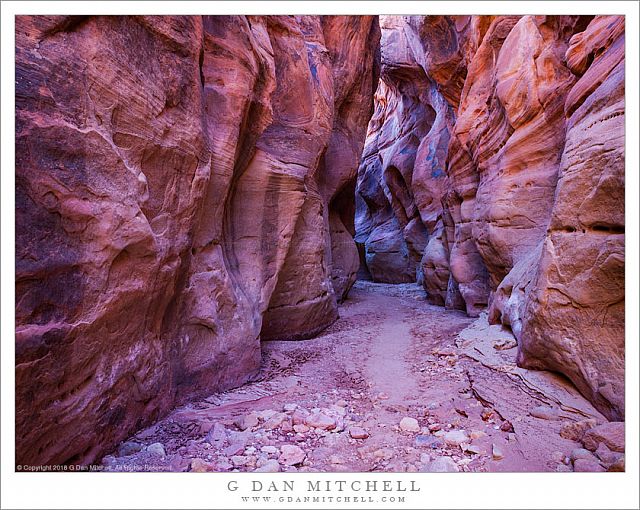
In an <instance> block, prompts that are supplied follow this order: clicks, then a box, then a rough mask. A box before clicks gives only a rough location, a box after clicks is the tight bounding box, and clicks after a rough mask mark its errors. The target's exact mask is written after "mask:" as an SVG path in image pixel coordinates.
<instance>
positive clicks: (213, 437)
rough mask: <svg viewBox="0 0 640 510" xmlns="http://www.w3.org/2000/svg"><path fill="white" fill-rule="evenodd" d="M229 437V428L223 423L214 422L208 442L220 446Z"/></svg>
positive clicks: (208, 435)
mask: <svg viewBox="0 0 640 510" xmlns="http://www.w3.org/2000/svg"><path fill="white" fill-rule="evenodd" d="M226 439H227V429H226V428H225V426H224V425H223V424H222V423H218V422H216V423H214V424H213V427H211V429H209V433H208V434H207V442H208V443H209V444H211V445H212V446H217V447H220V446H222V443H224V441H225V440H226Z"/></svg>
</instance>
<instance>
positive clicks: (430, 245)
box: [356, 16, 624, 420]
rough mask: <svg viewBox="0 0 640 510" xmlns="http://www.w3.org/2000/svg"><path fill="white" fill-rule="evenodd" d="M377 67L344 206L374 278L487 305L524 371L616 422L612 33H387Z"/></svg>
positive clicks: (423, 26)
mask: <svg viewBox="0 0 640 510" xmlns="http://www.w3.org/2000/svg"><path fill="white" fill-rule="evenodd" d="M381 53H382V71H381V76H382V80H381V84H380V87H379V88H378V92H377V94H376V97H375V102H376V105H375V114H374V117H373V118H372V120H371V122H370V124H369V130H368V135H367V141H366V145H365V151H364V154H363V161H362V164H361V166H360V169H359V175H358V187H357V191H356V193H357V196H356V200H357V206H358V212H357V221H356V227H357V240H359V241H361V242H363V243H364V245H365V249H366V262H367V264H368V268H369V270H370V272H371V274H372V276H373V278H374V279H377V280H379V281H389V282H391V281H412V280H416V279H417V280H418V281H420V282H422V284H423V285H424V287H425V289H426V291H427V293H428V298H429V300H430V301H431V302H433V303H436V304H445V305H446V306H448V307H450V308H463V309H465V310H466V312H467V313H468V314H469V315H472V316H473V315H478V314H479V313H480V312H481V311H482V310H483V309H485V308H486V307H487V306H489V316H490V319H491V320H492V321H493V322H502V323H503V324H504V325H506V326H509V327H510V328H511V329H512V330H513V332H514V334H515V336H516V338H517V339H518V341H519V363H520V364H521V365H522V366H526V367H532V368H540V369H550V370H555V371H558V372H561V373H563V374H565V375H566V376H568V377H569V378H570V379H571V380H572V381H573V382H574V383H575V384H576V386H577V387H578V388H579V389H580V390H581V391H582V393H583V394H585V395H586V396H587V397H588V398H590V399H591V401H592V402H593V403H594V404H595V405H596V406H597V407H598V409H599V410H600V411H602V412H603V413H604V414H605V415H606V416H608V417H609V418H610V419H616V420H618V419H623V417H624V155H623V153H624V81H623V76H624V20H623V18H620V17H615V16H599V17H595V18H593V17H589V16H522V17H520V16H481V17H477V16H473V17H469V16H454V17H447V16H427V17H424V16H412V17H387V18H384V19H383V20H382V42H381ZM398 254H400V256H399V255H398ZM420 258H421V261H420V262H419V263H418V262H417V261H418V260H419V259H420Z"/></svg>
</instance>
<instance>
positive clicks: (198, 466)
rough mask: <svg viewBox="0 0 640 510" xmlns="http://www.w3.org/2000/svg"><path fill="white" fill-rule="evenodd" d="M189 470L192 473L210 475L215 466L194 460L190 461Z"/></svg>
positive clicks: (200, 460) (197, 459) (201, 460)
mask: <svg viewBox="0 0 640 510" xmlns="http://www.w3.org/2000/svg"><path fill="white" fill-rule="evenodd" d="M190 470H191V471H192V472H193V473H211V472H213V471H215V470H216V469H215V465H214V464H211V463H210V462H206V461H204V460H203V459H199V458H195V459H191V467H190Z"/></svg>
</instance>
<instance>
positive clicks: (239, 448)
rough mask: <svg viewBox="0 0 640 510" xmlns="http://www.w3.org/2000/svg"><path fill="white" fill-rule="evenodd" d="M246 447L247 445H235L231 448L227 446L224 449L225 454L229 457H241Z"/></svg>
mask: <svg viewBox="0 0 640 510" xmlns="http://www.w3.org/2000/svg"><path fill="white" fill-rule="evenodd" d="M244 447H245V443H233V444H232V445H230V446H227V447H226V448H225V449H224V452H223V453H224V454H225V455H226V456H227V457H233V456H234V455H240V454H241V453H244Z"/></svg>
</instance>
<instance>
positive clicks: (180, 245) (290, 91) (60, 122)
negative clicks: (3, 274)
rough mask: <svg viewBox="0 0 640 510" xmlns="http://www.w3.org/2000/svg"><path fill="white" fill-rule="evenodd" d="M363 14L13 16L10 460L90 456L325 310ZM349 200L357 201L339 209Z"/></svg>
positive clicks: (367, 43) (344, 217)
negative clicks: (13, 428)
mask: <svg viewBox="0 0 640 510" xmlns="http://www.w3.org/2000/svg"><path fill="white" fill-rule="evenodd" d="M378 38H379V28H378V23H377V20H376V18H375V17H370V16H366V17H358V16H346V17H345V16H342V17H317V16H306V17H304V16H303V17H295V16H289V17H253V16H248V17H245V16H203V17H200V16H187V17H45V16H36V17H18V18H17V19H16V159H17V161H16V432H17V435H16V462H17V463H19V464H60V463H89V462H91V461H93V460H94V459H96V458H97V457H98V456H100V455H102V454H104V453H105V452H106V451H107V450H108V449H109V448H110V447H112V445H114V444H115V443H116V442H118V441H120V440H122V439H123V438H124V437H126V436H128V435H129V434H130V433H131V432H132V431H134V430H135V429H138V428H140V427H141V426H143V425H144V424H146V423H148V422H150V421H151V420H155V419H157V418H158V417H159V416H161V415H162V414H164V413H166V412H167V411H168V410H169V409H170V408H171V407H172V406H174V405H175V404H176V403H179V402H183V401H185V400H186V399H188V398H190V397H194V396H196V395H199V394H203V393H205V392H212V391H216V390H221V389H225V388H229V387H232V386H236V385H239V384H241V383H243V382H245V381H247V380H249V379H251V378H252V377H254V376H255V374H256V373H257V370H258V367H259V362H260V345H259V340H260V338H261V336H262V338H272V337H288V338H295V337H304V336H308V335H311V334H313V333H314V332H317V331H318V330H320V329H322V328H324V327H326V326H327V325H328V324H330V323H331V322H332V321H333V320H335V318H336V317H337V301H338V300H341V299H343V298H344V297H345V295H346V293H347V292H348V289H349V288H350V286H351V285H352V284H353V282H354V280H355V274H356V271H357V269H358V264H359V259H358V252H357V249H356V247H355V244H354V242H353V240H352V234H353V220H352V218H353V213H352V208H353V206H352V200H349V199H348V198H345V197H349V196H352V193H353V189H354V187H355V176H356V169H357V166H358V161H359V156H360V154H361V152H362V147H363V143H364V136H365V130H366V124H367V121H368V119H369V117H370V114H371V107H372V101H371V98H372V94H373V88H374V86H375V83H377V76H376V70H377V67H376V65H375V60H376V59H375V54H376V48H377V44H378ZM349 207H351V212H350V210H349Z"/></svg>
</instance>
